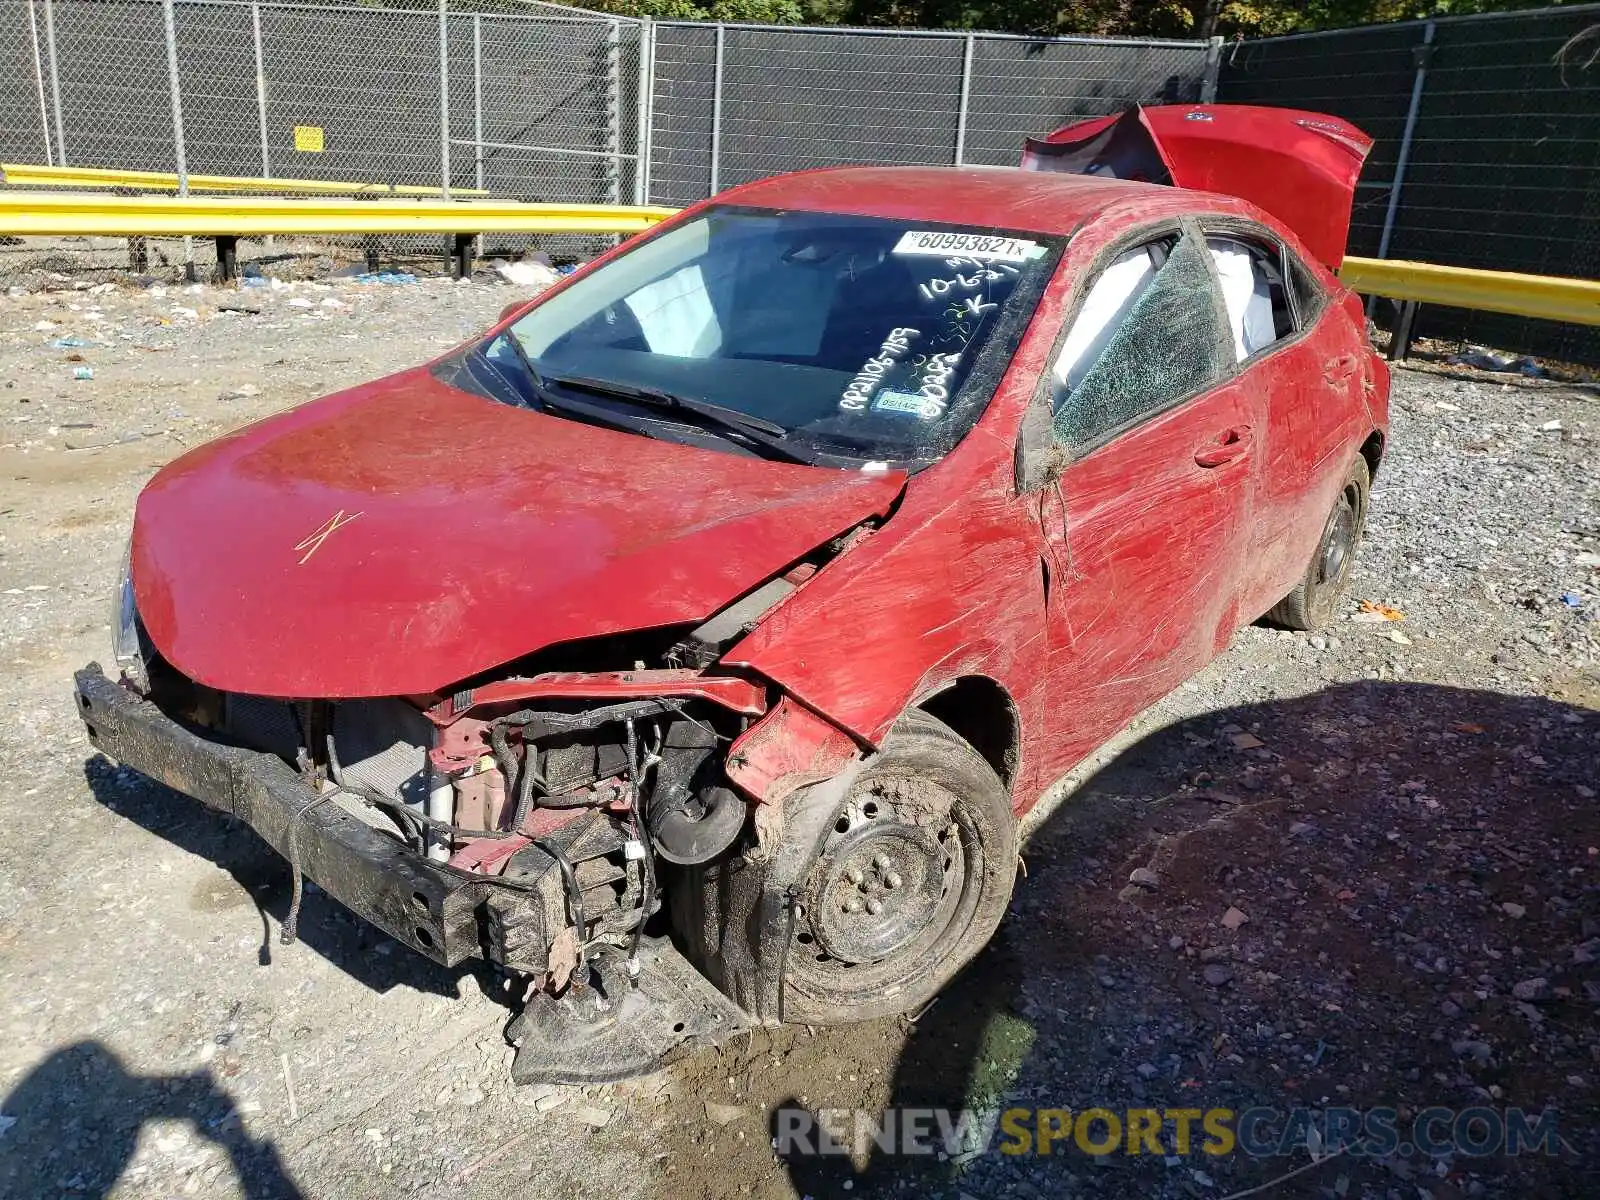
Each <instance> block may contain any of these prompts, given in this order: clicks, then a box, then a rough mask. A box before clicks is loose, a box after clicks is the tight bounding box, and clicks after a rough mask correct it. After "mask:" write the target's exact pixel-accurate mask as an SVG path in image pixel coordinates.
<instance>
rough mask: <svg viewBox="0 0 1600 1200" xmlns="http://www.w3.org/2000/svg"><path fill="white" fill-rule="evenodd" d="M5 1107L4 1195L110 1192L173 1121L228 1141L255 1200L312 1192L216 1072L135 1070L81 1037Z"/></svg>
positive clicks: (0, 1187) (205, 1138)
mask: <svg viewBox="0 0 1600 1200" xmlns="http://www.w3.org/2000/svg"><path fill="white" fill-rule="evenodd" d="M0 1112H3V1113H4V1114H5V1118H6V1122H7V1128H6V1130H5V1135H4V1136H5V1153H4V1154H3V1155H0V1194H4V1195H7V1196H17V1197H23V1196H60V1195H72V1196H105V1195H107V1194H108V1193H109V1192H110V1191H111V1190H112V1189H113V1188H114V1187H115V1186H116V1184H117V1181H118V1180H119V1179H120V1178H121V1177H122V1174H123V1171H124V1170H125V1169H126V1167H127V1165H128V1163H129V1161H130V1160H131V1159H132V1158H133V1154H134V1150H135V1148H136V1146H137V1144H138V1141H139V1134H140V1131H141V1130H142V1129H143V1128H144V1126H145V1124H146V1123H147V1122H149V1121H157V1120H163V1119H165V1120H174V1121H182V1122H184V1123H185V1124H186V1125H187V1126H188V1128H189V1130H190V1131H192V1133H193V1134H194V1137H193V1139H192V1142H194V1143H201V1142H204V1143H210V1144H211V1145H213V1146H216V1147H218V1148H220V1149H221V1150H222V1151H223V1152H224V1153H225V1154H226V1156H227V1161H228V1165H229V1167H230V1168H231V1170H232V1172H233V1175H234V1177H235V1178H237V1180H238V1182H239V1190H240V1192H241V1194H242V1195H244V1196H245V1197H246V1200H298V1198H299V1197H300V1196H301V1195H302V1192H301V1191H300V1189H299V1187H297V1186H296V1184H295V1182H294V1180H293V1179H292V1178H291V1177H290V1176H289V1174H288V1172H287V1171H286V1170H285V1169H284V1165H283V1161H282V1159H281V1158H280V1157H279V1155H278V1151H277V1148H276V1147H275V1146H274V1145H273V1144H272V1143H271V1142H270V1141H265V1140H262V1141H257V1140H256V1139H254V1138H252V1137H251V1136H250V1135H249V1134H248V1133H246V1132H245V1131H244V1128H243V1126H242V1125H241V1123H240V1120H239V1113H238V1110H237V1109H236V1108H235V1107H234V1104H233V1100H232V1099H231V1098H230V1097H229V1096H228V1094H227V1093H226V1092H225V1091H223V1090H222V1088H221V1087H219V1086H218V1084H217V1081H216V1079H215V1078H214V1077H213V1076H212V1075H211V1073H210V1072H209V1071H203V1070H202V1071H196V1072H194V1073H192V1074H187V1075H156V1076H151V1075H135V1074H133V1073H131V1072H130V1071H129V1070H128V1069H127V1067H126V1066H125V1065H124V1064H123V1062H122V1061H121V1059H119V1058H118V1057H117V1056H116V1055H115V1054H114V1053H112V1052H111V1050H110V1049H108V1048H107V1047H105V1046H103V1045H101V1044H100V1043H99V1042H79V1043H77V1044H75V1045H72V1046H67V1047H65V1048H63V1049H61V1050H57V1051H56V1052H55V1053H53V1054H51V1055H50V1057H49V1058H47V1059H45V1060H44V1061H43V1062H42V1063H40V1064H39V1065H38V1066H37V1067H35V1068H34V1069H33V1070H32V1071H31V1072H29V1073H28V1074H27V1075H26V1076H25V1077H24V1078H23V1079H22V1081H21V1082H20V1083H18V1084H17V1086H16V1087H15V1088H13V1089H12V1090H11V1094H10V1095H8V1096H6V1098H5V1100H4V1101H3V1102H0ZM196 1150H197V1152H198V1150H199V1147H198V1145H197V1146H196Z"/></svg>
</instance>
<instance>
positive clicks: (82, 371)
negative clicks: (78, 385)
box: [72, 367, 94, 380]
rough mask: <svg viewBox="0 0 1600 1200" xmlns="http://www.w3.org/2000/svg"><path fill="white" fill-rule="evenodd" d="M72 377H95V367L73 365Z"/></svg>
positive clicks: (81, 378)
mask: <svg viewBox="0 0 1600 1200" xmlns="http://www.w3.org/2000/svg"><path fill="white" fill-rule="evenodd" d="M72 377H73V378H74V379H79V380H83V379H93V378H94V368H93V367H73V368H72Z"/></svg>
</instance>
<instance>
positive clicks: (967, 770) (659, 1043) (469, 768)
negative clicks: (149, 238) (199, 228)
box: [77, 106, 1389, 1081]
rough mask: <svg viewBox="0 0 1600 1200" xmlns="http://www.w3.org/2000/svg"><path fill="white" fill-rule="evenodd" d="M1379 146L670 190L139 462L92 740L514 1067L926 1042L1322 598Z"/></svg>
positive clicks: (1381, 404)
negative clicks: (961, 985)
mask: <svg viewBox="0 0 1600 1200" xmlns="http://www.w3.org/2000/svg"><path fill="white" fill-rule="evenodd" d="M1367 146H1368V140H1367V139H1366V137H1365V136H1364V135H1362V134H1361V133H1360V132H1359V131H1357V130H1354V129H1352V128H1350V127H1349V126H1347V125H1345V124H1343V123H1342V122H1340V121H1337V120H1334V119H1332V118H1327V117H1321V116H1317V115H1315V114H1306V113H1293V112H1285V111H1282V110H1262V109H1247V108H1229V107H1225V106H1214V107H1204V108H1197V107H1181V108H1158V109H1149V110H1144V111H1134V112H1130V113H1128V114H1125V115H1124V116H1121V117H1113V118H1105V119H1103V120H1098V121H1092V122H1087V123H1085V124H1083V125H1080V126H1075V127H1071V128H1069V129H1066V130H1062V131H1061V132H1060V133H1057V134H1055V135H1052V136H1051V137H1050V138H1049V139H1045V140H1042V141H1038V142H1033V143H1030V146H1029V151H1028V158H1027V161H1028V165H1029V166H1030V167H1031V168H1033V169H1031V170H997V169H964V170H963V169H941V168H920V167H905V168H842V169H836V170H825V171H812V172H805V173H801V174H796V175H788V176H783V177H779V178H775V179H768V180H763V181H761V182H758V183H752V184H748V185H746V186H742V187H738V188H735V189H733V190H731V191H727V192H724V193H722V194H721V195H719V196H716V197H715V198H713V199H712V200H709V201H707V202H705V203H702V204H698V205H695V206H694V207H693V208H690V209H688V210H687V211H685V212H683V213H682V214H680V215H678V216H677V217H675V218H673V219H671V220H669V221H666V222H665V223H663V224H662V225H660V226H659V227H658V228H656V229H655V230H653V231H652V232H651V233H649V234H648V235H646V236H641V237H638V238H635V239H633V240H631V241H629V242H627V243H625V244H624V245H622V246H620V247H619V248H618V249H617V250H615V251H613V252H612V253H610V254H608V255H606V256H605V257H604V258H602V259H600V260H598V261H596V262H595V263H593V264H592V265H590V266H588V267H587V268H585V269H583V270H581V271H579V272H578V273H576V274H575V275H573V276H572V277H571V278H569V279H567V280H565V281H563V282H562V283H561V284H559V285H558V286H556V287H553V288H551V289H550V290H549V291H547V292H546V293H544V294H543V295H541V296H539V297H538V298H537V299H536V300H534V301H532V302H531V303H528V304H525V305H520V306H518V307H517V308H516V309H514V310H513V311H510V312H508V313H507V315H506V317H505V318H504V319H503V320H502V321H501V323H500V324H499V325H498V326H497V327H496V328H494V329H493V330H491V331H490V332H489V333H488V334H487V335H485V336H484V337H482V338H480V339H477V340H475V341H473V342H472V343H471V344H469V345H466V346H463V347H461V348H459V349H458V350H456V351H454V352H452V353H450V354H448V355H446V356H445V357H443V358H442V359H440V360H438V361H436V362H433V363H431V364H429V365H427V366H423V367H418V368H416V369H414V370H408V371H403V372H401V373H399V374H397V375H394V376H391V377H389V378H387V379H382V380H379V381H377V382H375V383H370V384H366V385H364V386H361V387H357V388H353V389H351V390H349V391H345V392H341V393H339V394H337V395H334V396H329V397H326V398H325V399H322V400H318V401H316V402H314V403H311V404H308V405H305V406H304V407H301V408H298V409H296V410H294V411H291V412H285V413H282V414H280V415H278V416H274V417H271V418H269V419H267V420H265V421H262V422H260V423H259V424H256V425H253V426H251V427H249V428H246V429H242V430H240V431H238V432H236V433H233V434H231V435H229V436H227V437H224V438H222V439H220V440H218V441H216V442H213V443H212V444H210V445H208V446H204V447H202V448H200V449H198V450H195V451H192V452H190V453H188V454H186V455H184V456H183V457H182V458H180V459H178V460H177V461H176V462H174V463H172V464H171V465H170V466H168V467H167V468H166V469H165V470H163V471H161V472H160V473H159V474H158V475H157V476H156V477H155V478H154V479H153V480H152V481H151V482H150V484H149V485H148V486H147V487H146V488H145V489H144V492H143V494H142V495H141V496H140V498H139V502H138V510H137V514H136V518H135V522H134V528H133V539H132V545H131V550H130V555H129V563H128V569H127V571H126V573H125V575H124V579H123V582H122V586H121V593H120V613H119V620H118V626H117V634H116V647H115V656H116V661H117V663H118V665H119V667H120V668H121V673H122V679H121V682H120V683H114V682H112V681H110V680H108V679H107V678H106V677H105V676H104V675H103V674H102V672H101V670H100V668H99V667H98V666H95V665H91V666H89V667H88V668H86V669H85V670H83V671H81V672H79V673H78V676H77V690H78V700H79V709H80V713H81V715H82V718H83V720H84V722H85V724H86V725H87V727H88V733H89V737H90V739H91V740H92V741H93V742H94V744H95V745H96V746H98V747H99V748H100V749H101V750H103V751H104V752H105V753H107V754H108V755H110V756H112V757H113V758H115V759H118V760H120V761H122V762H124V763H127V764H129V765H131V766H133V767H135V768H137V769H138V770H140V771H142V772H144V773H146V774H148V775H151V776H153V777H155V778H158V779H161V780H164V781H165V782H166V783H168V784H170V785H171V786H173V787H175V788H177V789H179V790H180V791H183V792H187V793H188V794H189V795H191V796H194V797H197V798H198V799H200V800H201V801H203V802H204V803H206V804H208V805H211V806H212V807H215V808H218V809H221V810H224V811H227V812H231V813H233V814H235V815H236V816H238V817H239V818H241V819H242V820H244V821H245V822H246V823H248V824H249V825H250V826H251V827H253V828H254V829H255V831H256V832H257V833H259V834H260V835H261V836H262V837H263V838H264V839H265V840H266V841H267V842H268V843H270V844H271V845H272V846H273V847H275V848H276V849H277V850H278V851H279V852H281V853H282V854H283V855H284V856H285V857H286V858H287V859H288V860H289V861H290V863H291V865H292V870H293V872H294V877H295V884H296V887H295V896H296V903H295V907H294V908H293V909H291V912H290V918H289V921H288V922H287V923H286V926H285V930H284V933H285V937H286V939H289V938H292V937H293V933H294V930H293V926H294V921H295V918H296V917H297V915H298V899H299V895H300V883H301V879H302V878H309V879H312V880H315V881H316V882H317V884H318V885H319V886H321V887H322V888H323V889H324V890H325V891H326V892H327V893H328V894H329V895H331V896H332V897H333V898H335V899H336V900H338V901H339V902H340V903H342V904H344V905H345V906H347V907H348V908H349V909H351V910H352V911H354V912H356V913H358V914H360V915H361V916H362V917H364V918H366V919H367V920H369V921H371V922H372V923H374V924H375V925H377V926H379V927H380V928H382V929H384V930H386V931H387V932H388V933H389V934H391V935H392V936H394V937H395V938H397V939H399V940H400V941H402V942H404V943H405V944H406V945H408V946H410V947H412V948H413V949H415V950H416V951H418V952H419V953H421V954H423V955H426V956H427V957H429V958H431V959H433V960H435V961H437V962H440V963H445V964H455V963H459V962H461V961H462V960H465V959H469V958H473V957H479V956H482V957H485V958H487V959H488V960H489V961H491V962H492V963H494V964H497V965H498V966H499V967H500V968H502V969H503V970H504V971H505V972H506V973H507V974H508V975H509V976H510V977H512V978H513V979H514V980H518V981H525V982H526V994H527V1003H526V1005H525V1007H524V1008H523V1010H522V1012H521V1014H520V1015H519V1016H518V1018H517V1019H516V1021H515V1022H514V1023H513V1026H512V1034H513V1037H514V1038H515V1039H516V1040H517V1041H518V1042H519V1045H520V1053H519V1055H518V1059H517V1064H516V1068H515V1075H516V1077H517V1078H519V1079H523V1080H533V1079H541V1080H562V1081H578V1080H597V1079H604V1078H612V1077H617V1076H620V1075H625V1074H628V1073H630V1072H633V1071H638V1070H643V1069H647V1068H649V1067H650V1066H652V1065H654V1064H655V1063H657V1062H659V1061H660V1059H661V1057H662V1056H663V1055H664V1054H666V1053H667V1052H668V1051H670V1050H672V1049H673V1048H674V1047H675V1046H678V1045H679V1044H680V1043H684V1042H691V1043H692V1042H698V1041H705V1040H715V1039H716V1038H718V1037H719V1036H721V1035H722V1034H725V1033H726V1032H727V1031H729V1030H732V1029H735V1028H739V1027H742V1026H744V1025H747V1024H749V1023H754V1022H769V1023H770V1022H778V1021H805V1022H812V1023H830V1022H838V1021H848V1020H857V1019H861V1018H866V1017H873V1016H877V1015H880V1014H885V1013H894V1012H901V1011H907V1010H911V1009H915V1008H917V1007H918V1006H920V1005H923V1004H925V1003H926V1002H927V1000H928V999H929V997H931V996H932V995H933V994H934V993H935V992H936V991H937V990H938V989H939V988H940V987H941V986H942V985H943V984H944V983H946V982H947V981H948V980H949V979H950V978H951V976H952V975H953V974H954V973H955V972H956V971H957V970H959V969H960V968H961V966H962V965H963V964H964V963H966V962H967V961H968V960H969V959H971V958H972V957H973V955H975V954H976V953H977V952H978V951H979V950H980V949H981V948H982V947H983V945H984V943H985V942H986V941H987V940H988V939H989V937H990V935H991V934H992V933H993V932H994V930H995V927H996V926H997V924H998V923H999V921H1000V918H1001V916H1002V914H1003V913H1004V912H1005V910H1006V907H1007V903H1008V900H1009V898H1010V895H1011V891H1012V886H1013V883H1014V878H1015V872H1016V862H1017V831H1016V830H1017V819H1018V816H1019V815H1020V814H1023V813H1025V812H1026V811H1027V810H1028V809H1029V807H1030V806H1032V805H1033V804H1034V803H1035V802H1036V801H1037V799H1038V798H1039V796H1040V794H1041V793H1042V792H1043V791H1044V790H1045V789H1046V788H1047V786H1048V785H1049V784H1050V783H1051V782H1052V781H1053V780H1055V779H1057V778H1058V777H1059V776H1060V775H1061V774H1062V773H1063V772H1064V771H1066V770H1067V769H1068V768H1069V767H1071V766H1072V765H1073V764H1074V763H1076V762H1078V761H1079V760H1080V759H1082V758H1083V757H1084V756H1085V755H1087V754H1088V753H1089V752H1090V751H1092V750H1093V749H1094V748H1095V747H1096V746H1098V745H1099V744H1100V743H1102V742H1103V741H1104V740H1105V739H1106V738H1107V737H1108V736H1109V735H1111V734H1112V733H1114V732H1115V731H1116V730H1117V729H1118V728H1119V727H1120V726H1122V725H1123V724H1125V723H1126V722H1127V721H1128V720H1129V719H1130V718H1131V717H1132V716H1134V715H1135V714H1136V713H1137V712H1139V710H1141V709H1142V708H1144V707H1145V706H1147V705H1149V704H1150V703H1152V702H1153V701H1155V700H1156V699H1157V698H1159V697H1160V696H1162V695H1163V694H1164V693H1166V692H1167V691H1169V690H1170V689H1172V688H1173V687H1174V686H1176V685H1177V684H1178V683H1180V682H1181V681H1183V680H1184V679H1185V678H1187V677H1188V676H1190V675H1191V674H1193V673H1194V672H1195V671H1196V670H1198V669H1199V668H1200V667H1201V666H1203V665H1204V664H1205V663H1206V662H1207V661H1208V660H1209V659H1210V658H1212V656H1214V655H1215V654H1216V653H1217V652H1218V651H1219V650H1221V649H1222V648H1223V647H1224V646H1226V645H1227V644H1228V641H1229V638H1230V636H1231V635H1232V634H1233V632H1234V630H1235V629H1237V628H1238V627H1239V626H1240V625H1242V624H1244V623H1247V622H1250V621H1253V620H1256V619H1257V618H1260V617H1262V616H1263V615H1267V616H1269V617H1270V618H1271V619H1273V620H1275V621H1277V622H1279V623H1282V624H1284V625H1287V626H1290V627H1294V628H1309V627H1313V626H1315V625H1317V624H1319V623H1321V622H1324V621H1326V620H1328V619H1329V618H1330V616H1331V615H1333V614H1334V612H1335V610H1336V608H1337V606H1338V605H1339V602H1340V597H1341V595H1342V593H1343V591H1344V588H1345V583H1346V579H1347V577H1348V574H1349V571H1350V566H1351V559H1352V555H1353V554H1354V552H1355V550H1356V547H1357V544H1358V543H1359V541H1360V538H1361V532H1362V524H1363V519H1364V517H1365V513H1366V506H1367V495H1368V486H1369V482H1370V480H1371V477H1372V472H1373V471H1374V470H1375V469H1376V467H1377V465H1378V460H1379V457H1380V455H1381V453H1382V450H1383V443H1384V435H1385V428H1386V422H1387V417H1386V407H1387V395H1388V382H1389V381H1388V375H1387V372H1386V369H1385V367H1384V365H1383V364H1382V362H1381V361H1379V360H1378V359H1377V358H1376V357H1375V356H1374V355H1373V354H1372V353H1371V352H1370V350H1369V349H1368V346H1367V341H1366V336H1365V323H1364V321H1363V317H1362V313H1361V309H1360V307H1359V305H1358V303H1357V301H1356V299H1355V298H1354V297H1353V296H1351V295H1350V294H1349V293H1348V292H1347V291H1345V290H1344V289H1343V288H1342V287H1341V286H1340V284H1339V282H1338V280H1337V279H1336V278H1335V276H1334V275H1333V273H1332V270H1333V269H1334V268H1336V267H1337V265H1338V263H1339V260H1340V255H1341V253H1342V247H1343V244H1344V239H1345V233H1346V228H1347V225H1348V221H1349V214H1350V196H1351V189H1352V187H1353V184H1354V180H1355V176H1356V174H1357V172H1358V170H1359V168H1360V164H1361V161H1362V157H1363V155H1364V153H1365V151H1366V148H1367ZM1200 189H1208V190H1200ZM522 986H523V985H522V983H520V982H519V984H518V988H519V994H520V992H521V990H522Z"/></svg>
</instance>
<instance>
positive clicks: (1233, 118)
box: [1022, 104, 1372, 271]
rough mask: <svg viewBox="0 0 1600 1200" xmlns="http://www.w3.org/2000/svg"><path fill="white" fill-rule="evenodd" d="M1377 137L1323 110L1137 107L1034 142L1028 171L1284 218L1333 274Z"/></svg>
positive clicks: (1025, 163)
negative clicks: (1159, 190)
mask: <svg viewBox="0 0 1600 1200" xmlns="http://www.w3.org/2000/svg"><path fill="white" fill-rule="evenodd" d="M1371 147H1372V139H1371V138H1370V137H1368V136H1367V135H1366V134H1365V133H1362V132H1361V130H1359V129H1357V128H1356V127H1355V126H1354V125H1351V124H1350V123H1349V122H1348V121H1342V120H1340V119H1339V118H1338V117H1330V116H1327V115H1325V114H1322V113H1313V112H1301V111H1299V110H1297V109H1291V108H1262V107H1256V106H1253V105H1246V104H1167V105H1156V106H1152V107H1148V108H1146V107H1144V106H1142V105H1135V106H1134V107H1132V108H1130V109H1128V110H1127V111H1126V112H1122V113H1115V114H1113V115H1111V116H1105V117H1096V118H1094V119H1092V120H1088V121H1080V122H1077V123H1075V124H1072V125H1066V126H1063V127H1062V128H1060V129H1058V130H1056V131H1055V132H1054V133H1052V134H1050V135H1049V136H1048V137H1044V138H1029V139H1028V140H1027V145H1026V148H1025V149H1024V151H1023V157H1022V165H1023V166H1024V167H1025V168H1028V169H1031V170H1036V171H1071V172H1076V173H1078V174H1084V175H1100V176H1110V177H1113V178H1117V179H1138V180H1144V181H1146V182H1149V183H1164V184H1170V185H1172V186H1174V187H1181V188H1192V189H1195V190H1197V191H1207V192H1220V193H1222V194H1224V195H1229V196H1238V197H1239V198H1241V199H1243V200H1248V201H1249V202H1250V203H1252V204H1254V205H1256V206H1257V207H1258V208H1261V209H1263V210H1264V211H1266V212H1268V213H1270V214H1272V216H1274V217H1276V218H1277V219H1278V220H1279V221H1282V222H1283V223H1284V224H1285V225H1286V226H1288V227H1289V228H1290V229H1291V230H1293V231H1294V233H1295V234H1296V235H1297V236H1298V237H1299V238H1300V240H1301V241H1302V242H1304V243H1305V246H1306V249H1307V250H1309V251H1310V252H1311V253H1312V254H1313V255H1315V256H1316V257H1317V258H1318V259H1319V260H1320V261H1321V262H1323V263H1324V264H1326V265H1327V266H1328V268H1329V269H1330V270H1335V271H1337V270H1338V268H1339V264H1340V263H1342V262H1343V261H1344V250H1345V240H1346V238H1347V237H1348V236H1349V232H1350V207H1351V200H1352V197H1353V196H1354V195H1355V185H1356V178H1357V176H1359V175H1360V174H1361V164H1362V163H1363V162H1364V161H1365V159H1366V156H1367V151H1368V150H1370V149H1371Z"/></svg>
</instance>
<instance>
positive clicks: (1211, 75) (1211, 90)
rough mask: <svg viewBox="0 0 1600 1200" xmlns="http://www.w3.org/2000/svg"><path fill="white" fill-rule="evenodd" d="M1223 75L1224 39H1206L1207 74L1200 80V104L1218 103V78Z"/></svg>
mask: <svg viewBox="0 0 1600 1200" xmlns="http://www.w3.org/2000/svg"><path fill="white" fill-rule="evenodd" d="M1221 73H1222V39H1221V38H1220V37H1211V38H1207V39H1206V72H1205V74H1204V75H1203V76H1201V78H1200V103H1201V104H1215V103H1216V102H1217V76H1218V75H1219V74H1221Z"/></svg>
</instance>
